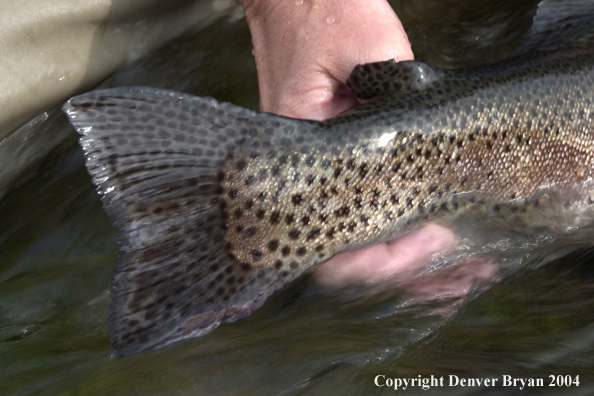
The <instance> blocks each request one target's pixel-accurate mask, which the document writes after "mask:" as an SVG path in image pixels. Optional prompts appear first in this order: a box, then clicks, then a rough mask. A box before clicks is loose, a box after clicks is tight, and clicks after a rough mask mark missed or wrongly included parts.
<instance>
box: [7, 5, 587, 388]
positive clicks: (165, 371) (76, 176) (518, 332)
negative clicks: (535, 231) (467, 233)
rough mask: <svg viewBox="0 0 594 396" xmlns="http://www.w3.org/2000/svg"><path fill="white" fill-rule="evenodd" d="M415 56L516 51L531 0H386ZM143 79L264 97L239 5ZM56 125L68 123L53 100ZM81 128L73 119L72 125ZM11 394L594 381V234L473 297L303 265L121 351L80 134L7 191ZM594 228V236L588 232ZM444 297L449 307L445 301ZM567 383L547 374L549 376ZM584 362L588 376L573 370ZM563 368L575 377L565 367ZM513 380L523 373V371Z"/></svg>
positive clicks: (443, 58) (540, 252)
mask: <svg viewBox="0 0 594 396" xmlns="http://www.w3.org/2000/svg"><path fill="white" fill-rule="evenodd" d="M392 5H393V6H394V8H395V9H396V11H397V13H398V15H399V16H400V17H401V19H402V22H403V24H404V26H405V28H406V30H407V32H408V33H409V36H410V39H411V42H412V45H413V50H414V51H415V54H416V56H417V59H419V60H424V61H427V62H428V63H430V64H432V65H437V66H440V67H463V66H469V65H476V64H481V63H485V62H489V61H494V60H497V59H501V58H504V57H505V56H508V55H509V54H510V53H511V51H512V50H513V48H514V46H515V45H517V44H518V43H519V42H520V41H521V39H522V37H523V34H524V33H525V32H526V31H527V29H528V28H529V27H530V23H531V18H532V16H533V15H534V13H535V10H536V2H535V1H530V2H528V1H527V2H517V1H511V0H509V1H503V0H498V1H496V0H481V1H468V0H439V1H438V0H432V1H430V0H422V1H420V0H400V1H392ZM125 85H147V86H154V87H162V88H170V89H176V90H180V91H185V92H190V93H192V94H196V95H209V96H213V97H215V98H217V99H219V100H222V101H229V102H232V103H235V104H238V105H241V106H245V107H249V108H254V109H256V108H257V103H258V93H257V81H256V72H255V65H254V61H253V58H252V56H251V42H250V38H249V30H248V29H247V26H246V23H245V20H244V19H243V18H241V17H240V15H239V14H238V13H237V12H230V13H229V14H227V15H224V16H223V17H222V18H220V19H218V20H217V21H215V22H213V23H212V24H211V25H209V26H208V27H206V28H205V29H203V30H201V31H199V32H196V33H195V34H192V35H188V36H185V37H182V38H180V39H177V40H176V41H175V42H173V43H171V44H170V45H168V46H167V47H166V48H164V49H162V50H160V51H157V52H155V53H153V54H151V55H149V56H148V57H147V58H144V59H142V60H140V61H138V62H136V63H134V64H132V65H129V66H128V67H126V68H124V69H122V70H120V71H118V72H116V73H115V74H114V75H112V76H111V77H109V78H108V79H107V80H106V81H104V82H103V83H102V84H101V86H102V87H114V86H125ZM44 127H45V128H47V129H48V131H50V132H51V131H52V129H57V128H70V126H69V125H68V124H67V122H66V120H65V117H64V116H63V115H61V114H60V113H59V112H58V111H57V110H54V111H53V112H50V117H49V118H48V120H47V121H46V122H45V124H44ZM72 134H73V136H74V131H72ZM0 219H1V220H0V221H1V223H0V224H1V225H0V394H3V395H4V394H6V395H58V394H59V395H287V396H290V395H291V396H292V395H375V394H386V395H387V394H393V393H394V392H395V391H394V390H393V388H389V387H388V386H383V387H378V386H376V385H375V384H374V381H375V379H376V377H377V376H378V375H383V376H385V377H379V379H378V383H379V384H380V385H382V384H385V383H386V379H390V378H419V376H421V377H422V378H424V377H430V376H431V375H433V376H435V377H437V378H439V377H442V376H443V377H444V386H443V387H441V386H437V387H433V388H431V389H430V390H428V391H425V390H422V388H421V387H418V386H415V387H409V388H408V389H407V390H406V391H404V392H401V393H406V394H411V395H414V394H437V395H441V394H443V395H479V394H480V395H483V394H484V395H515V394H522V395H525V394H557V393H559V394H566V395H570V394H571V395H589V394H594V353H593V352H594V267H593V266H592V262H593V261H594V250H591V249H590V247H589V245H588V244H587V243H584V241H587V240H592V239H591V238H588V235H585V236H584V235H581V236H580V237H579V238H574V239H566V240H562V241H561V240H558V241H556V242H554V243H553V244H549V245H545V246H542V247H540V248H538V249H537V250H534V251H530V252H528V253H527V254H525V255H524V256H523V257H522V260H521V266H520V268H519V269H517V270H516V271H513V272H511V273H510V274H509V275H506V276H504V277H503V278H502V279H501V280H499V281H498V282H497V283H496V284H495V285H493V286H492V287H491V288H489V289H488V290H486V291H483V292H481V293H478V292H476V293H474V294H473V295H472V296H471V297H472V298H470V299H468V300H467V301H466V302H464V304H462V305H456V306H454V308H452V307H453V306H452V304H451V301H448V300H447V299H446V300H441V301H429V302H427V301H425V302H423V303H416V304H415V303H410V301H408V300H407V299H406V297H405V296H403V292H402V290H398V288H397V287H395V289H391V290H384V291H382V292H381V293H376V294H374V295H360V294H348V293H330V292H325V291H323V290H320V288H319V286H316V285H315V284H314V283H313V282H312V281H311V280H310V279H309V278H308V277H307V276H306V277H304V278H303V279H300V280H298V281H297V282H295V283H294V284H292V285H290V286H289V287H287V288H285V289H284V290H282V291H280V292H279V293H277V294H275V295H274V296H273V298H271V299H270V301H268V302H267V303H266V304H265V306H264V307H263V308H261V309H260V310H258V311H257V312H255V313H254V314H252V315H251V316H250V317H248V318H245V319H242V320H240V321H237V322H235V323H232V324H227V325H223V326H221V327H220V328H218V329H216V330H215V331H213V332H211V333H210V334H208V335H206V336H204V337H201V338H197V339H189V340H184V341H182V342H178V343H175V344H172V345H170V346H167V347H165V348H162V349H159V350H156V351H151V352H148V353H142V354H138V355H135V356H131V357H128V358H125V359H116V358H115V357H114V356H113V354H112V352H111V351H110V348H109V334H108V332H107V315H108V306H109V290H110V284H111V279H112V276H113V266H114V261H115V258H116V256H117V243H116V238H117V232H116V230H115V229H114V228H112V227H111V226H110V225H109V222H108V219H107V216H106V215H105V214H104V212H103V211H102V209H101V204H100V202H99V199H98V196H97V195H96V193H95V190H94V188H93V186H92V184H91V180H90V177H89V176H88V175H87V172H86V170H85V168H84V164H83V156H82V152H81V150H80V149H79V148H77V147H73V148H71V149H70V150H68V151H66V152H65V153H63V154H62V155H60V156H59V157H57V158H54V159H52V160H51V161H49V162H47V163H46V164H45V165H44V166H43V168H42V170H41V172H40V173H39V174H38V175H37V176H36V177H35V178H33V179H32V180H31V181H29V182H27V183H26V184H24V185H23V186H21V187H20V188H18V189H17V190H15V191H13V192H12V193H10V194H8V195H7V196H6V197H5V198H3V199H2V200H0ZM592 235H594V234H592ZM444 309H445V310H449V312H450V313H449V316H448V317H447V319H444V315H443V314H438V312H443V310H444ZM450 375H452V376H453V375H455V376H457V377H458V378H481V379H483V378H499V381H498V383H497V384H498V385H503V378H504V377H503V376H505V375H507V376H511V377H514V378H532V379H536V378H542V379H543V380H544V382H543V383H544V386H542V387H531V388H525V389H524V390H520V389H519V386H506V387H503V386H498V387H485V386H461V385H460V384H458V386H455V387H449V386H447V385H448V384H449V380H450V378H454V377H449V376H450ZM557 375H563V376H569V378H570V379H571V382H572V383H573V385H572V386H571V387H563V388H560V387H558V386H554V387H553V386H549V384H550V382H551V380H550V377H549V376H555V378H556V376H557ZM578 376H579V386H577V385H575V379H576V378H577V377H578ZM563 378H565V377H563ZM518 384H519V383H518Z"/></svg>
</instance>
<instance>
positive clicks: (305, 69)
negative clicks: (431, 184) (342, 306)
mask: <svg viewBox="0 0 594 396" xmlns="http://www.w3.org/2000/svg"><path fill="white" fill-rule="evenodd" d="M238 2H239V3H240V4H242V6H243V7H244V13H245V15H246V19H247V22H248V25H249V27H250V31H251V34H252V42H253V45H254V56H255V58H256V66H257V70H258V82H259V89H260V110H261V111H265V112H271V113H276V114H280V115H284V116H289V117H294V118H306V119H316V120H324V119H327V118H330V117H333V116H335V115H336V114H338V113H340V112H342V111H345V110H347V109H349V108H351V107H354V106H356V105H357V104H359V101H358V100H357V98H356V97H355V96H354V95H353V94H352V93H351V92H350V90H349V89H348V88H347V87H346V85H345V82H346V80H347V78H348V76H349V74H350V72H351V71H352V69H353V68H354V67H355V66H356V65H358V64H362V63H370V62H377V61H383V60H389V59H395V60H396V61H404V60H412V59H413V53H412V50H411V47H410V43H409V42H408V38H407V36H406V33H405V32H404V29H403V27H402V24H401V23H400V20H399V19H398V17H397V16H396V14H395V13H394V11H393V10H392V8H391V7H390V5H389V4H388V2H387V1H386V0H349V1H344V0H238ZM455 239H456V238H455V235H454V233H453V232H452V231H451V230H449V229H447V228H443V227H440V226H437V225H428V226H425V227H423V228H421V229H419V230H417V231H414V232H412V233H410V234H408V235H406V236H405V237H403V238H400V239H398V240H396V241H393V242H386V243H380V244H376V245H373V246H370V247H368V248H365V249H360V250H357V251H354V252H353V251H349V252H343V253H340V254H338V255H335V256H334V257H332V258H331V259H330V260H328V261H327V262H325V263H323V264H320V265H318V266H316V267H315V272H314V274H315V277H316V279H317V280H318V281H319V282H321V283H323V284H326V285H332V286H341V285H345V284H352V283H360V282H367V281H374V280H378V281H379V280H383V279H387V278H391V277H399V276H400V275H402V276H404V275H405V274H410V273H412V272H413V270H414V269H416V268H419V267H422V266H424V265H426V264H427V262H428V261H429V260H430V259H431V257H432V255H433V254H435V253H440V252H443V251H446V250H448V249H449V248H450V247H451V246H452V245H453V244H454V243H455Z"/></svg>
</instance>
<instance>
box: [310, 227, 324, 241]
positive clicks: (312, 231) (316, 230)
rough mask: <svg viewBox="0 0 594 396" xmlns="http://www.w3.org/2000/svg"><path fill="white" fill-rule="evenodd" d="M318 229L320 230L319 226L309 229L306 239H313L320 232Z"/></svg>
mask: <svg viewBox="0 0 594 396" xmlns="http://www.w3.org/2000/svg"><path fill="white" fill-rule="evenodd" d="M320 231H321V229H320V228H314V229H313V230H311V231H310V232H309V234H307V240H308V241H311V240H313V239H315V238H316V237H317V236H318V235H319V234H320Z"/></svg>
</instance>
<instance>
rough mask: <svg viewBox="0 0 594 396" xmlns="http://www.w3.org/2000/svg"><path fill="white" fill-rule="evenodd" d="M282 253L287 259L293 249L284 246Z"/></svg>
mask: <svg viewBox="0 0 594 396" xmlns="http://www.w3.org/2000/svg"><path fill="white" fill-rule="evenodd" d="M281 253H282V255H283V257H287V256H288V255H290V254H291V248H290V247H289V246H283V248H282V249H281Z"/></svg>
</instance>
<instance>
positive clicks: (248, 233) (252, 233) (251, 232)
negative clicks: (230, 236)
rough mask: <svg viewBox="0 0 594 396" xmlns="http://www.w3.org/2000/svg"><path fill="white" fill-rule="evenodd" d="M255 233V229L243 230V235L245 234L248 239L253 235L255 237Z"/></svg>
mask: <svg viewBox="0 0 594 396" xmlns="http://www.w3.org/2000/svg"><path fill="white" fill-rule="evenodd" d="M256 231H257V230H256V227H248V228H247V229H246V230H245V233H246V235H247V236H250V237H251V236H254V235H256Z"/></svg>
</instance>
